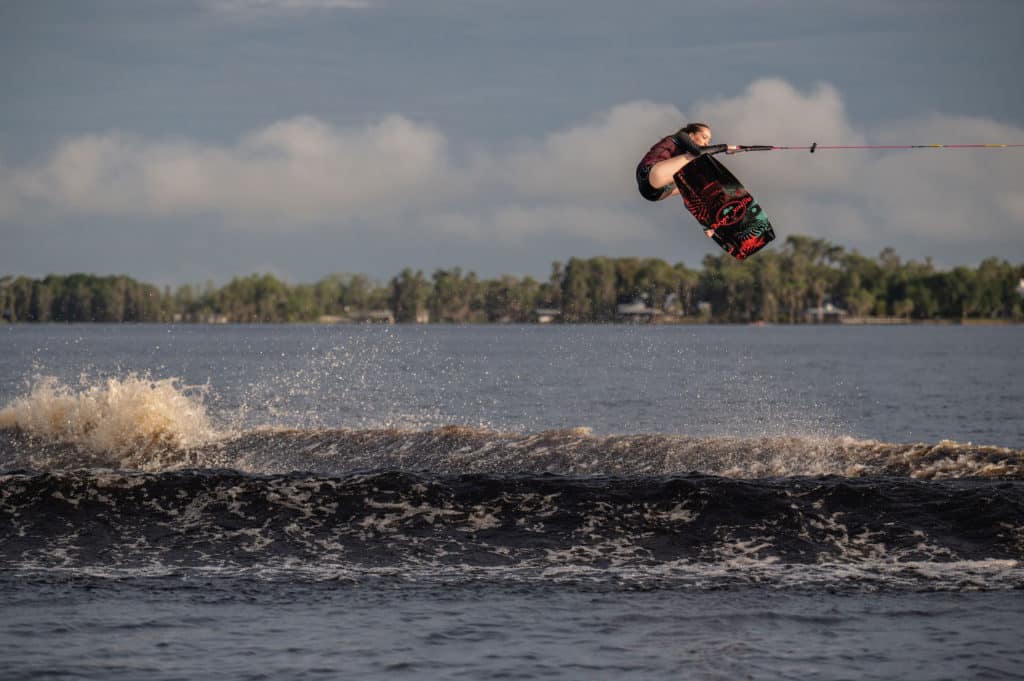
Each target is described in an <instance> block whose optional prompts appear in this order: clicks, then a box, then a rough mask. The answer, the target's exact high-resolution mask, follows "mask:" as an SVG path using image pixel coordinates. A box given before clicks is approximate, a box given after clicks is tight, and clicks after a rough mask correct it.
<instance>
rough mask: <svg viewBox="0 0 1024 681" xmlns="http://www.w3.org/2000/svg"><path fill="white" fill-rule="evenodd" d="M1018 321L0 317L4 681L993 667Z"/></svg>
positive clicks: (1016, 405)
mask: <svg viewBox="0 0 1024 681" xmlns="http://www.w3.org/2000/svg"><path fill="white" fill-rule="evenodd" d="M1022 341H1024V329H1022V328H1021V327H1015V326H1009V327H959V326H896V327H857V328H854V327H790V326H785V327H772V326H767V327H753V326H751V327H746V326H699V327H694V326H681V327H646V326H467V327H451V326H425V327H419V326H388V327H385V326H298V325H296V326H260V325H254V326H223V327H216V326H214V327H211V326H181V325H178V326H159V325H142V326H125V325H122V326H117V325H110V326H108V325H19V326H6V327H0V607H2V608H3V612H4V617H3V618H2V621H0V642H2V643H4V644H5V646H4V649H5V650H6V651H7V653H6V654H5V655H4V665H3V666H4V669H5V672H4V677H5V678H7V677H9V678H40V677H47V678H89V679H93V678H94V679H114V678H125V679H129V678H138V677H140V676H143V675H146V676H149V677H152V678H158V679H163V678H166V679H174V678H183V679H184V678H188V679H193V678H207V677H213V676H224V675H225V674H227V675H230V676H231V677H237V678H281V677H290V678H320V677H322V678H338V677H356V678H416V679H421V678H437V679H442V678H460V677H461V678H473V679H477V678H541V677H544V678H678V677H684V678H713V679H719V678H729V679H732V678H772V679H774V678H799V679H806V678H822V679H831V678H851V679H852V678H857V679H863V678H880V679H881V678H894V677H899V676H902V677H907V678H951V679H952V678H957V679H960V678H965V677H966V678H1019V674H1020V671H1019V670H1020V669H1022V668H1024V654H1022V653H1021V652H1020V646H1019V644H1018V639H1019V637H1018V635H1017V631H1018V630H1019V628H1020V626H1021V625H1022V624H1024V597H1022V593H1024V563H1022V562H1021V561H1022V560H1024V483H1022V480H1024V419H1022V418H1021V417H1020V412H1021V405H1022V404H1024V380H1022V379H1024V370H1022V369H1021V362H1020V359H1021V352H1020V347H1021V343H1022Z"/></svg>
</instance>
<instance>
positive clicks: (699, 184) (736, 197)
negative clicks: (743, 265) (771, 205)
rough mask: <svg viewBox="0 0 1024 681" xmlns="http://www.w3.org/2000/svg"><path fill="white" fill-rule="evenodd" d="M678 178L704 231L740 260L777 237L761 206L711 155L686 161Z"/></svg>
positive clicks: (684, 197) (688, 208) (686, 198)
mask: <svg viewBox="0 0 1024 681" xmlns="http://www.w3.org/2000/svg"><path fill="white" fill-rule="evenodd" d="M675 180H676V186H677V187H679V193H680V194H681V195H682V197H683V203H685V204H686V208H687V210H689V211H690V212H691V213H693V217H695V218H697V222H699V223H700V224H702V225H703V226H704V233H705V234H707V235H708V236H709V237H711V238H712V239H714V240H715V242H716V243H717V244H718V245H719V246H721V247H722V248H724V249H725V250H726V252H727V253H729V255H731V256H732V257H734V258H736V259H737V260H743V259H744V258H746V257H747V256H750V255H753V254H754V253H757V252H758V251H759V250H761V249H762V248H764V247H765V246H767V245H768V242H769V241H771V240H772V239H774V238H775V232H774V231H772V225H771V223H770V222H769V221H768V216H767V215H766V214H765V212H764V211H763V210H761V206H760V205H759V204H758V203H757V201H755V200H754V197H753V196H751V195H750V192H748V191H747V190H746V189H745V188H744V187H743V185H742V184H740V181H739V180H737V179H736V176H735V175H733V174H732V173H730V172H729V169H728V168H726V167H725V166H724V165H722V164H721V163H720V162H719V161H718V160H716V159H715V158H713V157H712V156H711V155H709V154H705V155H703V156H698V157H697V158H696V159H694V160H693V161H690V162H689V163H687V164H686V165H685V166H683V168H682V169H681V170H680V171H679V172H678V173H676V176H675Z"/></svg>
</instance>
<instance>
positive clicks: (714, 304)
mask: <svg viewBox="0 0 1024 681" xmlns="http://www.w3.org/2000/svg"><path fill="white" fill-rule="evenodd" d="M1022 278H1024V266H1022V265H1011V264H1010V263H1007V262H1006V261H1003V260H1000V259H998V258H994V257H993V258H988V259H986V260H985V261H983V262H982V263H981V264H979V265H978V267H977V268H970V267H957V268H955V269H953V270H949V271H939V270H937V269H936V268H935V266H934V265H933V263H932V262H931V260H925V261H924V262H916V261H913V260H911V261H908V262H903V261H902V260H901V259H900V257H899V256H898V255H897V254H896V253H895V252H894V251H893V250H892V249H890V248H887V249H885V250H883V251H882V252H881V253H880V254H879V255H878V257H877V258H870V257H867V256H864V255H861V254H860V253H858V252H856V251H850V252H848V251H846V250H845V249H843V248H842V247H841V246H836V245H834V244H831V243H829V242H827V241H825V240H822V239H814V238H811V237H805V236H790V237H788V238H787V239H786V240H785V242H783V243H782V244H781V247H780V248H775V249H769V250H765V251H762V252H761V253H759V254H758V255H757V256H756V257H754V258H751V259H750V260H746V261H743V262H738V261H736V260H734V259H733V258H731V257H730V256H728V255H726V254H724V253H722V254H709V255H707V256H705V257H704V261H703V263H702V269H700V270H699V271H698V270H692V269H689V268H687V267H686V266H685V265H683V264H677V265H670V264H669V263H666V262H665V261H663V260H660V259H657V258H646V259H642V258H607V257H594V258H589V259H583V258H570V259H569V261H568V262H567V263H564V264H563V263H561V262H555V263H553V264H552V267H551V275H550V277H549V278H548V280H547V281H544V282H538V281H536V280H535V279H533V278H531V277H525V278H519V277H515V276H511V275H503V276H501V277H499V278H497V279H488V280H481V279H480V278H479V277H477V275H476V273H474V272H468V273H464V272H463V271H462V270H461V269H460V268H458V267H455V268H452V269H439V270H437V271H435V272H434V273H433V275H432V276H431V278H430V279H429V280H428V279H427V278H426V277H425V276H424V274H423V272H421V271H415V272H414V271H413V270H411V269H408V268H407V269H405V270H403V271H402V272H401V273H400V274H399V275H398V276H396V277H394V278H392V279H391V280H390V281H389V282H388V283H387V284H386V285H382V284H380V283H377V282H374V281H372V280H371V279H369V278H368V277H367V276H365V275H362V274H332V275H329V276H327V277H324V278H323V279H321V280H319V281H317V282H316V283H314V284H298V285H289V284H287V283H285V282H283V281H281V280H279V279H277V278H276V277H274V276H273V275H270V274H254V275H250V276H247V277H236V278H234V279H232V280H231V281H230V282H228V283H227V284H226V285H225V286H223V287H221V288H217V287H216V286H215V285H214V284H213V282H206V283H205V284H203V285H198V284H186V285H184V286H180V287H179V288H178V289H177V290H176V291H173V292H172V291H171V289H170V288H165V289H164V290H163V291H160V289H158V288H157V287H155V286H153V285H151V284H145V283H141V282H138V281H135V280H134V279H131V278H129V277H126V276H106V277H101V276H96V275H91V274H70V275H67V276H61V275H49V276H47V277H45V278H44V279H30V278H28V277H12V276H0V312H2V313H3V318H4V319H5V320H8V321H16V322H21V321H39V322H47V321H50V322H84V321H95V322H171V321H183V322H208V321H227V322H301V321H307V322H308V321H317V320H319V319H321V318H324V317H327V318H331V319H342V320H345V319H352V320H358V319H363V318H366V317H368V316H369V314H368V313H370V312H372V311H379V312H383V311H389V312H390V313H391V314H392V315H393V316H394V319H395V320H396V321H399V322H414V321H422V320H423V319H425V318H429V320H430V321H432V322H451V323H476V322H520V323H522V322H529V321H532V320H533V319H534V317H535V311H536V310H537V309H538V308H545V309H554V310H560V311H561V314H562V316H561V319H562V320H563V321H565V322H610V321H614V320H615V319H616V314H617V306H618V305H619V304H620V303H626V302H635V301H643V302H644V303H645V304H646V305H648V306H649V307H651V308H653V309H656V310H659V311H661V312H662V313H663V314H665V315H667V316H668V317H675V318H702V319H710V320H711V321H719V322H761V321H763V322H773V323H787V322H789V323H799V322H803V321H805V314H806V311H807V310H808V308H814V307H821V306H823V305H825V304H826V303H832V304H833V305H835V306H836V307H838V308H841V309H845V310H846V311H847V312H848V313H849V314H850V315H854V316H861V317H863V316H869V315H882V316H891V317H902V318H904V319H916V320H927V319H1002V320H1012V321H1021V320H1024V298H1022V296H1021V295H1020V293H1019V292H1018V286H1019V284H1020V282H1021V280H1022ZM709 311H710V312H709Z"/></svg>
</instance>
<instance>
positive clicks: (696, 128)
mask: <svg viewBox="0 0 1024 681" xmlns="http://www.w3.org/2000/svg"><path fill="white" fill-rule="evenodd" d="M701 128H707V129H708V130H710V129H711V126H710V125H708V124H707V123H690V124H688V125H686V126H685V127H682V128H679V131H678V132H676V134H677V135H689V134H690V133H694V132H700V129H701Z"/></svg>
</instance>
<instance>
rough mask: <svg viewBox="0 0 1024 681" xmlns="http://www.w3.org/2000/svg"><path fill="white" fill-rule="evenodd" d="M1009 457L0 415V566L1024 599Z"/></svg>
mask: <svg viewBox="0 0 1024 681" xmlns="http://www.w3.org/2000/svg"><path fill="white" fill-rule="evenodd" d="M1022 481H1024V451H1021V450H1015V449H1007V448H1001V447H992V446H981V445H972V444H969V443H956V442H952V441H943V442H938V443H916V444H913V443H909V444H899V443H886V442H878V441H873V440H863V439H856V438H852V437H821V438H814V437H807V436H792V437H756V438H751V437H693V436H687V435H683V434H617V435H600V434H594V433H592V432H590V431H589V430H588V429H586V428H574V429H565V430H547V431H543V432H532V433H529V432H528V433H503V432H497V431H494V430H490V429H485V428H470V427H465V426H446V427H440V428H433V429H426V430H424V429H410V430H402V429H394V428H367V429H355V430H353V429H333V430H332V429H306V430H287V429H270V428H247V429H241V430H232V429H218V428H216V427H215V426H214V425H213V423H212V420H211V418H210V417H209V416H208V415H207V413H206V410H205V408H204V406H203V392H202V390H198V389H193V388H188V387H185V386H182V385H181V384H180V383H179V382H177V381H175V380H151V379H149V378H147V377H143V376H129V377H127V378H125V379H110V380H108V381H105V382H102V383H98V384H92V385H86V386H85V387H84V388H83V389H80V390H77V391H76V390H73V389H70V388H68V387H66V386H62V385H60V384H59V383H57V382H55V381H52V380H45V381H40V382H38V383H37V384H36V386H35V387H33V388H32V389H31V390H30V391H29V392H28V393H27V394H26V395H25V396H24V397H21V398H18V399H16V400H14V401H13V402H11V403H10V404H8V405H7V406H6V407H5V408H4V409H3V410H2V411H0V561H2V563H3V564H4V565H6V566H7V567H8V568H9V569H15V570H19V571H29V572H31V571H34V570H45V571H54V570H57V571H60V570H69V571H73V572H74V573H75V574H82V573H90V572H95V573H98V574H105V575H106V574H114V575H117V574H130V575H139V574H142V575H145V574H167V573H168V572H170V573H172V574H173V573H175V572H177V571H182V570H184V571H196V570H198V571H201V572H203V573H204V574H209V573H211V572H215V573H229V574H258V575H265V574H270V575H280V574H284V575H287V576H290V577H294V576H295V575H299V574H308V575H310V576H311V577H313V578H316V579H363V578H366V577H367V576H368V575H376V576H380V575H385V576H392V577H395V578H399V579H404V578H409V579H416V580H420V579H424V578H430V577H431V576H436V577H438V578H440V579H443V580H452V579H456V580H457V579H474V578H477V577H479V576H481V575H482V576H485V577H486V578H488V579H493V578H501V579H544V580H552V579H553V580H563V579H564V580H591V581H598V582H602V583H609V581H611V582H614V583H617V584H626V585H633V586H637V587H644V586H652V585H653V586H657V585H662V584H669V585H680V584H682V585H693V586H697V587H701V588H703V587H709V588H719V587H721V586H728V585H731V584H737V583H743V584H749V583H757V584H770V585H781V586H790V585H798V586H799V585H803V586H806V585H816V584H826V585H828V587H829V588H840V589H841V588H854V589H864V588H912V589H1004V588H1013V589H1019V588H1024V567H1022V563H1021V561H1022V560H1024V482H1022Z"/></svg>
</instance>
